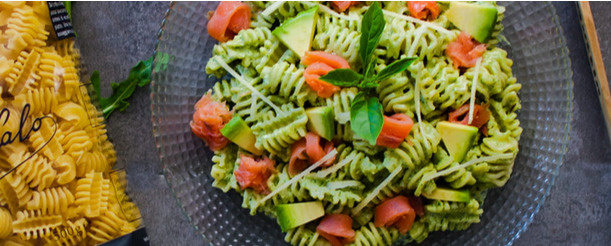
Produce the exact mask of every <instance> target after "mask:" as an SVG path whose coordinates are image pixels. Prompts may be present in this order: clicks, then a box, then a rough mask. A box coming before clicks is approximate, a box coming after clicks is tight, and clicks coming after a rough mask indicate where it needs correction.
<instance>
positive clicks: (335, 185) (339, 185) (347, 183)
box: [327, 180, 362, 190]
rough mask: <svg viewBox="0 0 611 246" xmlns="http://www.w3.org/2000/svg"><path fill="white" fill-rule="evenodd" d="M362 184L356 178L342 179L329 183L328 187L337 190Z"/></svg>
mask: <svg viewBox="0 0 611 246" xmlns="http://www.w3.org/2000/svg"><path fill="white" fill-rule="evenodd" d="M360 185H362V183H361V182H359V181H356V180H341V181H331V182H329V183H327V188H329V189H334V190H336V189H343V188H347V187H354V186H360Z"/></svg>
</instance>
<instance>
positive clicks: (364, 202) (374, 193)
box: [352, 166, 402, 215]
mask: <svg viewBox="0 0 611 246" xmlns="http://www.w3.org/2000/svg"><path fill="white" fill-rule="evenodd" d="M401 169H402V167H401V166H399V167H397V168H395V170H393V171H392V172H391V173H390V175H388V177H386V179H384V181H382V183H380V184H379V185H378V186H377V187H376V188H375V189H373V190H372V191H371V192H370V193H369V194H367V197H365V199H363V200H362V201H361V202H360V203H359V205H357V206H356V207H354V208H353V209H352V214H353V215H358V214H359V213H360V212H361V210H363V208H365V206H367V204H369V202H371V200H373V198H375V197H376V196H377V195H378V194H379V193H380V191H381V190H382V189H383V188H384V187H386V185H388V183H390V181H392V180H393V179H394V178H395V176H397V175H398V174H399V172H401Z"/></svg>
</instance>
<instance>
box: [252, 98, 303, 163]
mask: <svg viewBox="0 0 611 246" xmlns="http://www.w3.org/2000/svg"><path fill="white" fill-rule="evenodd" d="M282 110H283V113H279V114H278V115H275V114H274V113H273V112H268V113H267V114H265V115H262V116H261V117H262V118H261V121H260V122H258V123H257V124H255V125H253V126H252V131H253V133H254V134H255V136H256V137H257V141H256V143H255V146H256V147H257V148H258V149H264V150H266V151H269V152H270V153H271V154H274V155H278V156H286V153H287V152H286V151H287V148H288V147H289V146H290V145H291V144H292V143H293V142H295V141H297V140H299V139H300V138H302V137H303V136H305V134H306V126H305V125H306V123H307V121H308V117H307V116H306V114H305V110H304V109H303V108H294V107H293V106H291V105H290V104H285V105H283V106H282Z"/></svg>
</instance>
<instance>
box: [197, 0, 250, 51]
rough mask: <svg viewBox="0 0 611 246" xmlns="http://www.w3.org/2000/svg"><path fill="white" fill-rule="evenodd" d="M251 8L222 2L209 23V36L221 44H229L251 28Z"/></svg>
mask: <svg viewBox="0 0 611 246" xmlns="http://www.w3.org/2000/svg"><path fill="white" fill-rule="evenodd" d="M250 17H251V13H250V7H249V6H248V5H247V4H245V3H242V2H229V1H222V2H221V3H220V4H219V6H218V7H217V8H216V10H215V11H214V14H213V15H212V17H211V18H210V20H209V21H208V25H207V29H208V34H210V36H212V37H213V38H214V39H216V40H218V41H219V42H221V43H222V42H227V41H229V40H231V39H233V37H234V36H235V35H236V34H238V33H239V32H240V31H241V30H244V29H248V28H249V27H250Z"/></svg>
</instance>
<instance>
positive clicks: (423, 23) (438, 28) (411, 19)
mask: <svg viewBox="0 0 611 246" xmlns="http://www.w3.org/2000/svg"><path fill="white" fill-rule="evenodd" d="M382 11H383V12H384V15H386V16H390V17H393V18H397V19H401V20H404V21H409V22H413V23H416V24H420V25H421V26H425V27H428V28H430V29H433V30H436V31H438V32H440V33H443V34H445V35H451V34H452V32H451V31H450V30H448V29H445V28H444V27H442V26H439V25H437V24H433V23H430V22H427V21H422V20H419V19H416V18H414V17H411V16H407V15H402V14H397V13H395V12H392V11H388V10H382Z"/></svg>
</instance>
